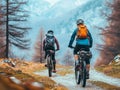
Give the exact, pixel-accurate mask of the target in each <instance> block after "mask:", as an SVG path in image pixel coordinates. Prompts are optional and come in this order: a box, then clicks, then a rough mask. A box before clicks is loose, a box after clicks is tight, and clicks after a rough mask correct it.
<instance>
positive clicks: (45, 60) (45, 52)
mask: <svg viewBox="0 0 120 90" xmlns="http://www.w3.org/2000/svg"><path fill="white" fill-rule="evenodd" d="M46 57H47V51H45V57H44V59H45V67H47V60H46Z"/></svg>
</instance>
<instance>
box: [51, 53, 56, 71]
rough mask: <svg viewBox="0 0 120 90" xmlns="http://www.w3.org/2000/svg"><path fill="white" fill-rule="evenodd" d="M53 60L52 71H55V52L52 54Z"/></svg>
mask: <svg viewBox="0 0 120 90" xmlns="http://www.w3.org/2000/svg"><path fill="white" fill-rule="evenodd" d="M52 60H53V72H56V60H55V53H54V54H53V55H52Z"/></svg>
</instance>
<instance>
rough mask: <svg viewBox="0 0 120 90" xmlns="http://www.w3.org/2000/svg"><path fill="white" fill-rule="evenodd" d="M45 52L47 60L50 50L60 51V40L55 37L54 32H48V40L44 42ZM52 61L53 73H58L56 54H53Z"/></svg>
mask: <svg viewBox="0 0 120 90" xmlns="http://www.w3.org/2000/svg"><path fill="white" fill-rule="evenodd" d="M55 44H56V47H57V49H55ZM43 50H44V51H45V59H46V56H47V51H48V50H53V51H56V50H59V43H58V40H57V39H56V37H55V36H54V32H53V31H52V30H49V31H48V32H47V34H46V38H45V39H44V40H43ZM52 60H53V64H54V67H53V69H54V70H53V72H54V73H55V72H56V60H55V53H53V54H52ZM45 66H47V65H45Z"/></svg>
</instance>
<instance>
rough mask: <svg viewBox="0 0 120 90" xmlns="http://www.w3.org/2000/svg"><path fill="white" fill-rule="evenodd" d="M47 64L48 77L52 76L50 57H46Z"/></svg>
mask: <svg viewBox="0 0 120 90" xmlns="http://www.w3.org/2000/svg"><path fill="white" fill-rule="evenodd" d="M47 65H48V75H49V77H51V76H52V64H51V57H50V56H49V57H47Z"/></svg>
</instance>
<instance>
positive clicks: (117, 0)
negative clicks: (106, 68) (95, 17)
mask: <svg viewBox="0 0 120 90" xmlns="http://www.w3.org/2000/svg"><path fill="white" fill-rule="evenodd" d="M109 7H110V8H111V10H112V14H111V15H110V16H107V17H108V22H109V25H108V26H107V27H106V28H105V29H104V30H103V31H102V35H103V40H104V44H103V45H99V50H100V51H101V55H100V59H99V60H98V61H97V62H96V65H100V64H108V63H109V62H110V61H111V60H113V58H114V57H115V56H116V55H117V54H120V12H119V11H120V0H114V1H113V4H109Z"/></svg>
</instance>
